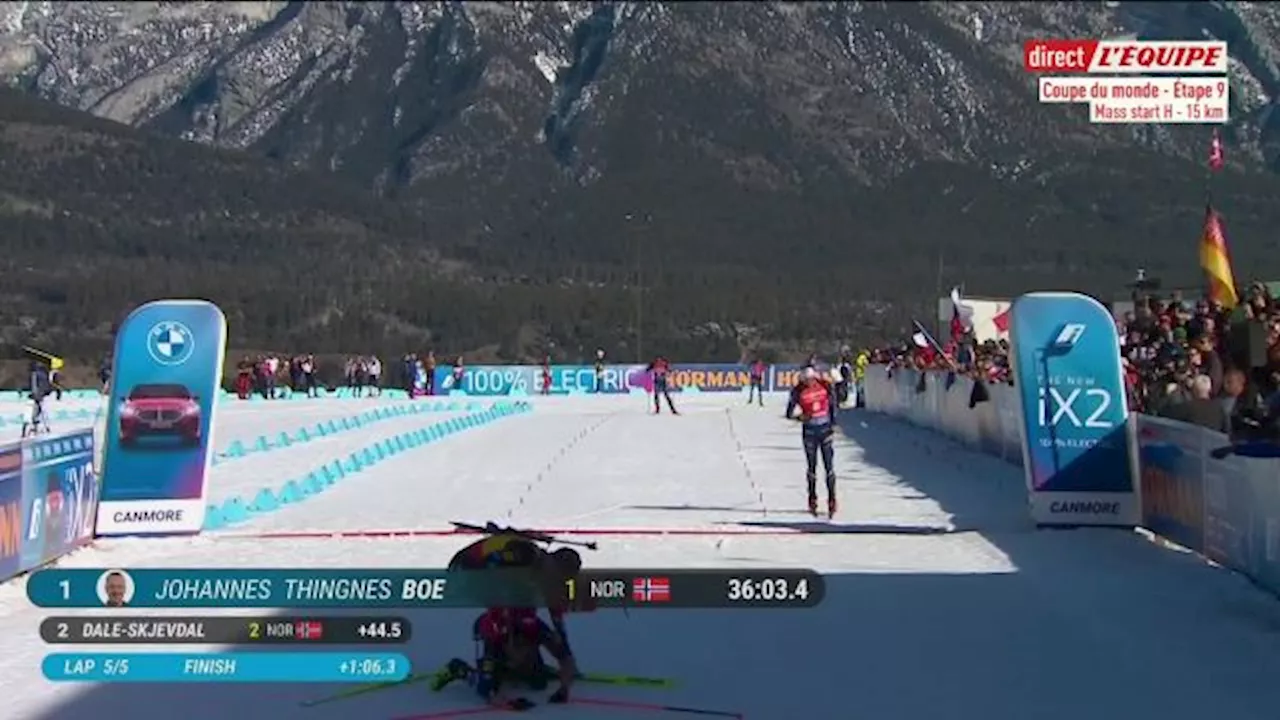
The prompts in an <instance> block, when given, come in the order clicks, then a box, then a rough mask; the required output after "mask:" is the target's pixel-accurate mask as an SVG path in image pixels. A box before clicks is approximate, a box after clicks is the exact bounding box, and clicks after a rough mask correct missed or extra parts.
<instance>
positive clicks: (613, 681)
mask: <svg viewBox="0 0 1280 720" xmlns="http://www.w3.org/2000/svg"><path fill="white" fill-rule="evenodd" d="M577 679H578V682H584V683H591V684H592V685H626V686H628V687H653V688H669V687H675V684H676V682H675V681H674V680H671V679H668V678H660V677H642V676H639V675H600V674H596V673H581V674H579V675H578V678H577Z"/></svg>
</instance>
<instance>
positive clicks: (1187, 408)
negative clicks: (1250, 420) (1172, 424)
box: [1165, 375, 1231, 435]
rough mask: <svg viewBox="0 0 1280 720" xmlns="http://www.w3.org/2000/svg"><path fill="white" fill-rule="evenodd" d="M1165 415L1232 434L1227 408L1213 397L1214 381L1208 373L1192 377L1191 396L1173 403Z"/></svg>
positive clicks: (1225, 433)
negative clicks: (1183, 400)
mask: <svg viewBox="0 0 1280 720" xmlns="http://www.w3.org/2000/svg"><path fill="white" fill-rule="evenodd" d="M1165 416H1166V417H1168V418H1171V419H1173V420H1181V421H1182V422H1188V423H1192V424H1193V425H1199V426H1200V427H1203V428H1208V429H1209V430H1213V431H1214V432H1220V433H1222V434H1223V435H1227V434H1230V432H1231V423H1230V420H1229V419H1228V416H1227V411H1226V408H1224V407H1223V404H1222V403H1221V402H1218V401H1217V400H1214V399H1213V381H1212V380H1210V379H1209V376H1208V375H1196V376H1195V377H1194V378H1192V379H1191V398H1190V399H1189V400H1187V401H1185V402H1181V403H1177V404H1174V405H1171V406H1170V407H1169V408H1168V411H1167V412H1166V413H1165Z"/></svg>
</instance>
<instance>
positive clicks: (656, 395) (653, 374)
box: [645, 355, 680, 415]
mask: <svg viewBox="0 0 1280 720" xmlns="http://www.w3.org/2000/svg"><path fill="white" fill-rule="evenodd" d="M645 369H646V370H647V371H648V372H649V377H650V378H652V379H653V412H654V414H661V413H662V402H661V399H662V398H666V399H667V407H668V408H670V409H671V414H672V415H679V414H680V413H678V412H676V404H675V403H674V402H672V401H671V390H670V388H668V387H667V376H668V375H670V374H671V362H670V361H668V360H667V359H666V358H665V357H663V356H661V355H659V356H658V357H656V358H654V359H653V362H651V363H649V367H647V368H645Z"/></svg>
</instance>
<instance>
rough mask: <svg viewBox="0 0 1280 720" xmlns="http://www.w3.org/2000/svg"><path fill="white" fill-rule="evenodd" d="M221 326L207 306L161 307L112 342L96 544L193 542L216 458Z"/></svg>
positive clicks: (139, 314) (137, 317)
mask: <svg viewBox="0 0 1280 720" xmlns="http://www.w3.org/2000/svg"><path fill="white" fill-rule="evenodd" d="M226 342H227V322H226V318H225V317H224V316H223V314H222V311H221V310H220V309H218V306H217V305H214V304H213V303H210V302H206V301H204V300H158V301H156V302H150V303H147V304H146V305H143V306H142V307H139V308H138V309H136V310H134V311H133V312H132V313H131V314H130V315H129V317H128V318H127V319H126V320H125V322H124V325H123V326H121V328H120V332H119V333H118V334H117V335H116V347H115V365H114V368H113V370H112V373H111V388H110V401H109V403H108V411H107V426H106V433H105V437H106V448H105V452H104V456H103V460H102V498H101V503H100V507H99V511H98V523H97V530H98V534H99V535H150V534H173V533H197V532H199V531H200V528H201V526H203V525H204V513H205V487H206V480H207V478H208V474H209V467H210V462H211V460H212V457H213V453H212V450H211V449H212V447H213V431H214V427H213V421H214V415H213V404H214V399H215V398H216V397H217V394H218V390H219V387H218V386H219V381H220V379H221V377H222V362H223V358H224V356H225V354H226Z"/></svg>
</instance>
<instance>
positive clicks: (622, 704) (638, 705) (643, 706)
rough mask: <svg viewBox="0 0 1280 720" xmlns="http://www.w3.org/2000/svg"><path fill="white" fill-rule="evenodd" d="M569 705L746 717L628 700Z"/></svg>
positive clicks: (575, 701) (583, 701)
mask: <svg viewBox="0 0 1280 720" xmlns="http://www.w3.org/2000/svg"><path fill="white" fill-rule="evenodd" d="M569 703H570V704H571V705H596V706H599V707H616V708H629V709H632V710H652V711H654V712H669V713H687V714H690V715H711V716H715V717H727V718H738V719H739V720H742V718H745V717H746V716H745V715H743V714H742V713H739V712H730V711H728V710H704V709H702V708H694V707H681V706H679V705H658V704H655V703H643V702H631V701H629V700H598V699H595V698H570V700H569Z"/></svg>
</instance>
